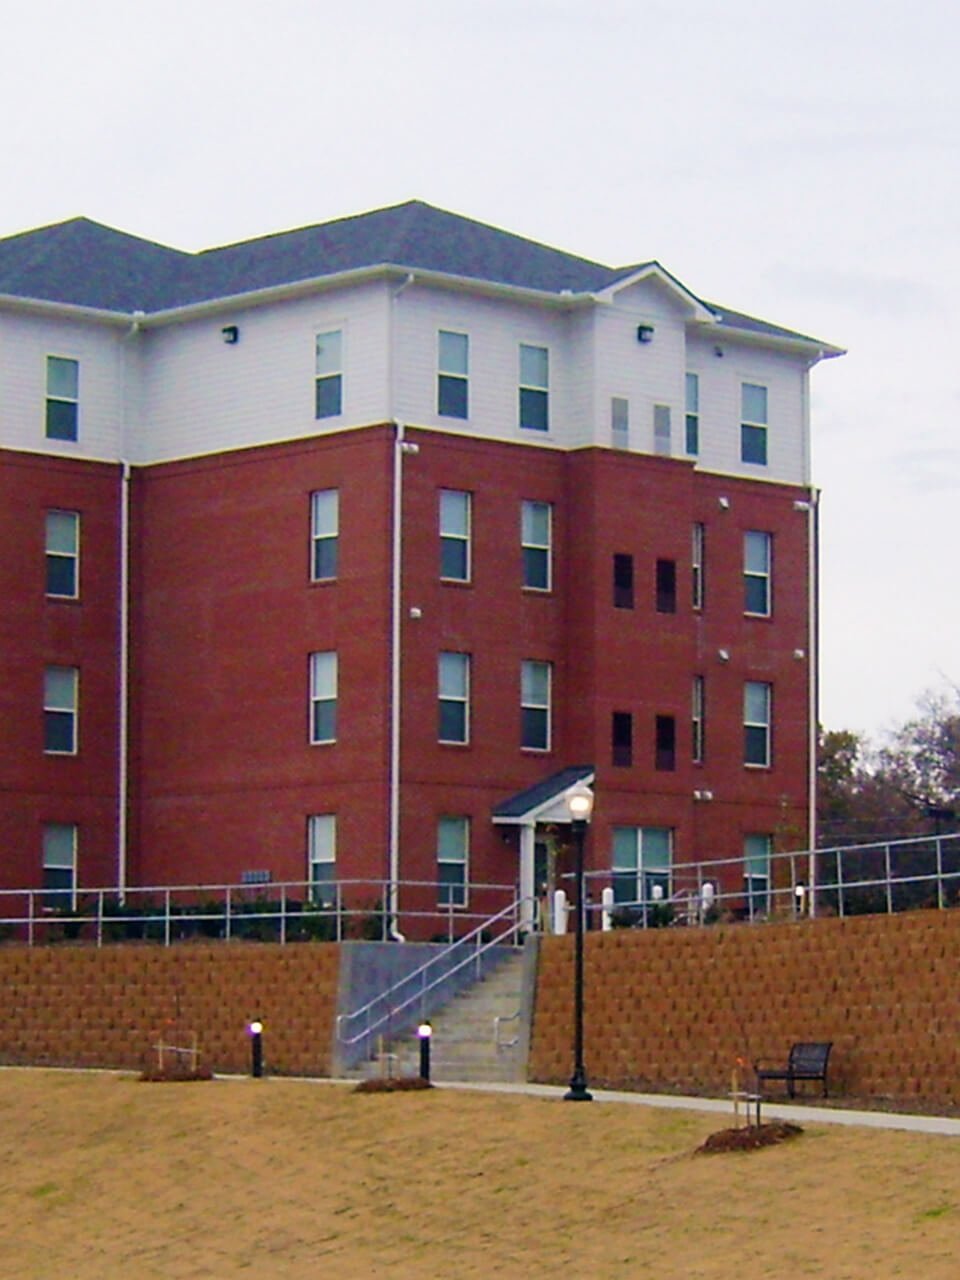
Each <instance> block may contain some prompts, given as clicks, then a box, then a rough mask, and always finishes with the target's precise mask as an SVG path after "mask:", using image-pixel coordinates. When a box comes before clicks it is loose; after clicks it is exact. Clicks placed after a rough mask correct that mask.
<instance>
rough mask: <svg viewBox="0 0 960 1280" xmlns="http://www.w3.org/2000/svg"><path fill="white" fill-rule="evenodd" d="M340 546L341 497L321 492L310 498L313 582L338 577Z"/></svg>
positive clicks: (326, 491)
mask: <svg viewBox="0 0 960 1280" xmlns="http://www.w3.org/2000/svg"><path fill="white" fill-rule="evenodd" d="M339 542H340V493H339V491H338V490H337V489H319V490H318V491H317V492H316V493H311V495H310V578H311V581H313V582H327V581H329V580H330V579H331V578H335V577H336V576H337V559H338V550H339Z"/></svg>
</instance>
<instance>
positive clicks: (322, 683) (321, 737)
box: [310, 651, 337, 745]
mask: <svg viewBox="0 0 960 1280" xmlns="http://www.w3.org/2000/svg"><path fill="white" fill-rule="evenodd" d="M336 740H337V655H336V652H333V651H330V652H327V653H311V655H310V742H311V743H312V744H314V745H317V744H320V743H326V742H336Z"/></svg>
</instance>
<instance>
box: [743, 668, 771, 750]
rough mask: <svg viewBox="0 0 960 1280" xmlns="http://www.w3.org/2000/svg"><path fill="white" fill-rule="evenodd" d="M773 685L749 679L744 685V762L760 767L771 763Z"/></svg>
mask: <svg viewBox="0 0 960 1280" xmlns="http://www.w3.org/2000/svg"><path fill="white" fill-rule="evenodd" d="M771 693H772V690H771V687H770V685H769V684H764V683H762V682H761V681H759V680H748V681H747V683H746V684H745V685H744V687H743V763H744V764H747V765H753V766H756V767H759V768H768V767H769V765H770V727H771V725H770V704H771Z"/></svg>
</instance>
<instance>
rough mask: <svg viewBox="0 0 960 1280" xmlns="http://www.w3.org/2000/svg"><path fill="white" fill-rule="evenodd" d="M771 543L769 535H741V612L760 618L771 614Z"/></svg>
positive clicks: (752, 532)
mask: <svg viewBox="0 0 960 1280" xmlns="http://www.w3.org/2000/svg"><path fill="white" fill-rule="evenodd" d="M772 543H773V538H772V537H771V536H770V534H769V533H757V532H755V531H753V530H750V531H748V532H747V533H745V534H744V535H743V611H744V613H751V614H754V615H756V616H757V617H761V618H766V617H769V616H770V613H771V591H770V583H771V576H770V571H771V566H772V555H771V551H772Z"/></svg>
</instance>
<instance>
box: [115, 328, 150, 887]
mask: <svg viewBox="0 0 960 1280" xmlns="http://www.w3.org/2000/svg"><path fill="white" fill-rule="evenodd" d="M143 314H144V313H143V312H142V311H134V313H133V315H132V316H131V317H130V328H129V329H128V330H127V333H126V337H127V338H135V337H138V336H139V334H140V332H141V322H142V321H143ZM127 380H128V390H129V374H128V379H127ZM129 408H130V405H129V395H128V398H127V405H126V411H127V412H126V414H125V416H128V415H129ZM119 552H120V584H119V592H120V637H119V640H120V644H119V650H120V652H119V658H118V668H119V670H118V681H117V683H118V686H119V687H118V702H117V897H118V898H119V899H120V901H121V902H123V900H124V897H125V895H126V891H127V811H128V809H129V798H130V797H129V790H130V775H129V769H128V757H129V753H130V714H129V701H130V463H129V462H128V461H127V460H126V459H125V458H121V459H120V547H119Z"/></svg>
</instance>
